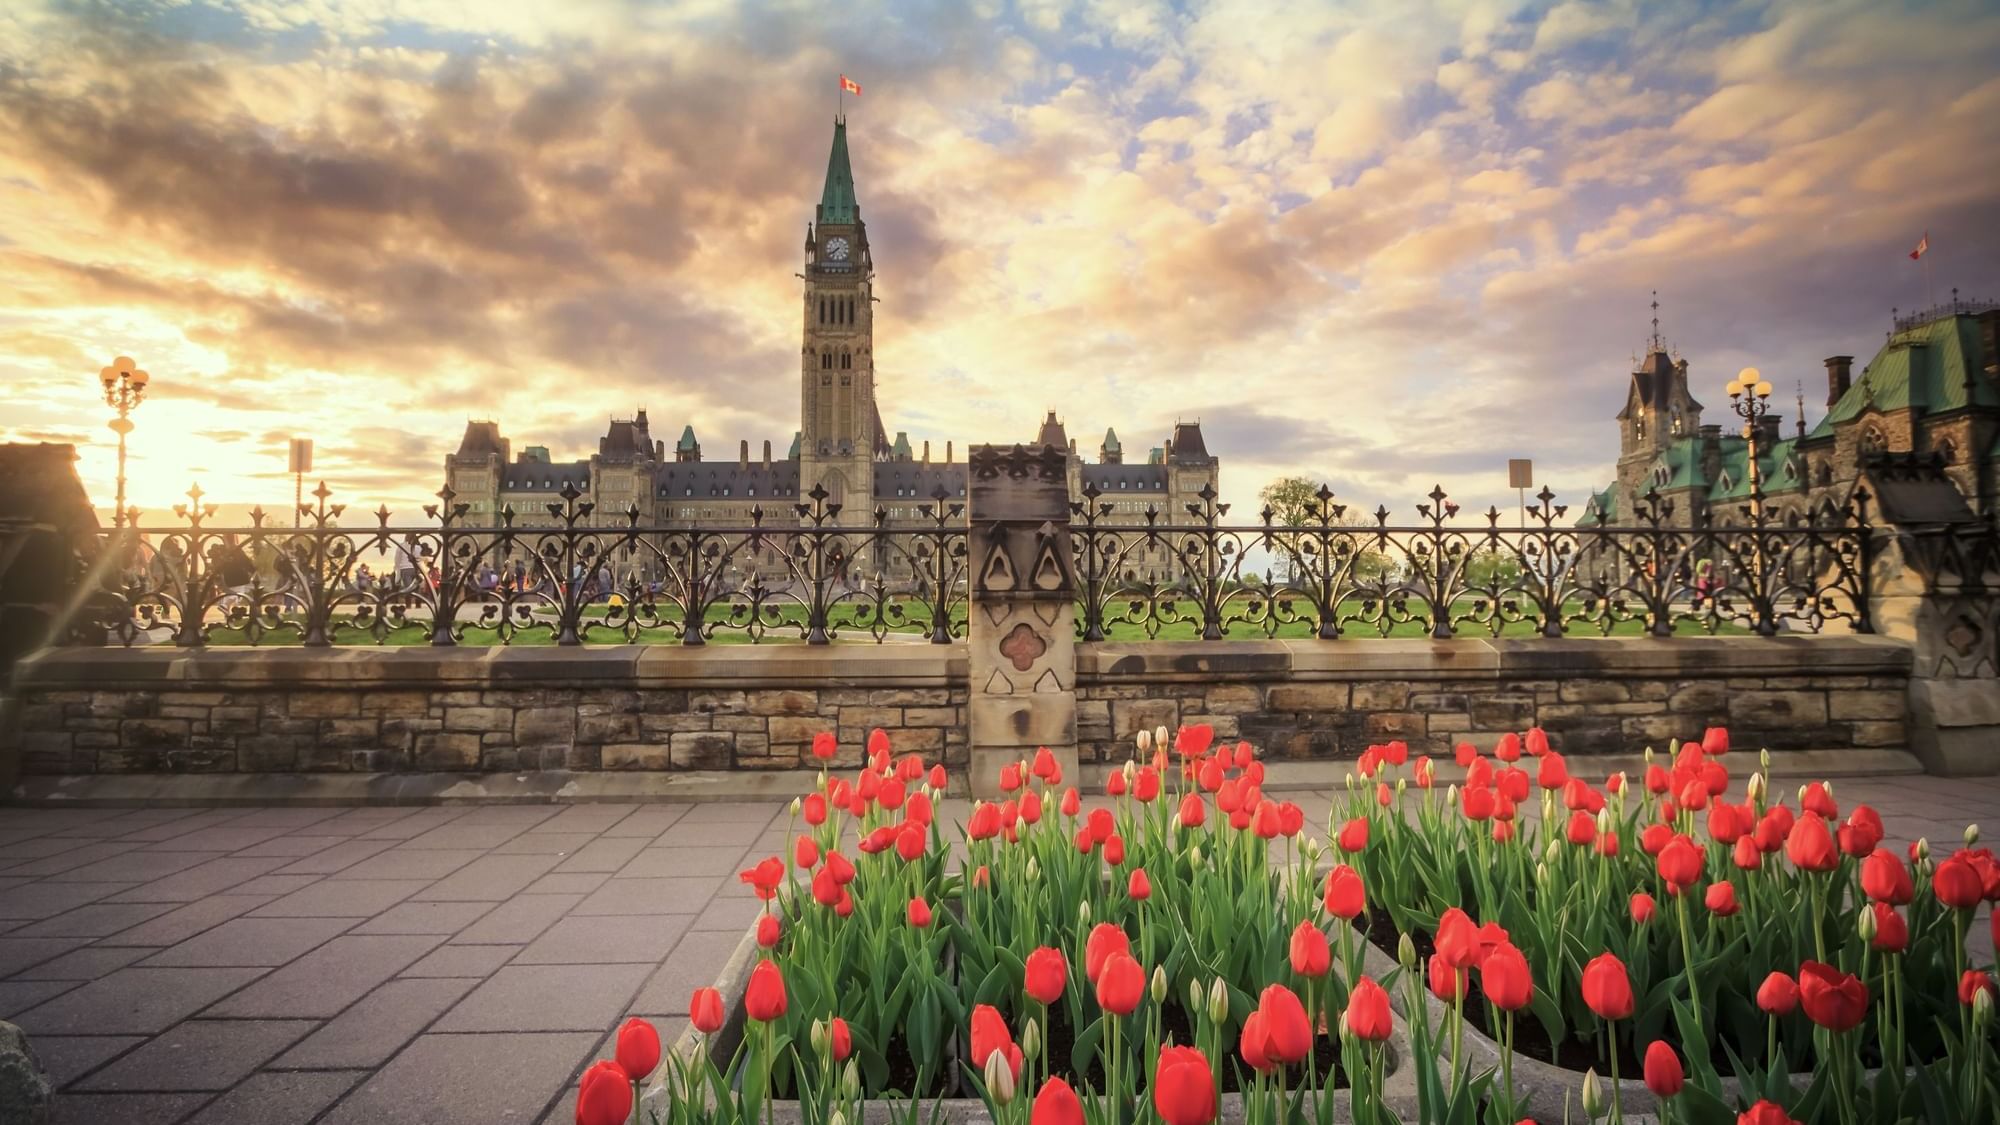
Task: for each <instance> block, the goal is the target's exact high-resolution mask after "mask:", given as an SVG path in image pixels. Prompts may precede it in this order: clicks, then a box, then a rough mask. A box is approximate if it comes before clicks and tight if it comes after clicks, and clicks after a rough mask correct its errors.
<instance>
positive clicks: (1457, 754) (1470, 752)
mask: <svg viewBox="0 0 2000 1125" xmlns="http://www.w3.org/2000/svg"><path fill="white" fill-rule="evenodd" d="M1478 756H1479V747H1477V746H1474V745H1473V744H1472V743H1470V742H1461V743H1459V744H1458V745H1456V746H1454V747H1452V748H1451V760H1452V761H1454V762H1457V763H1458V768H1459V769H1464V768H1465V767H1467V766H1469V765H1471V764H1472V760H1473V759H1474V758H1477V757H1478Z"/></svg>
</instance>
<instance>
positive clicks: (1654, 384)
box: [1618, 296, 1701, 522]
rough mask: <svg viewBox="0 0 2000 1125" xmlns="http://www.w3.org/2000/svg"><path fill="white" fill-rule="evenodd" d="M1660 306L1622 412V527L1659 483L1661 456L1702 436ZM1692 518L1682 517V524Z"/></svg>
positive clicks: (1662, 484) (1695, 404) (1655, 304)
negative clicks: (1666, 334)
mask: <svg viewBox="0 0 2000 1125" xmlns="http://www.w3.org/2000/svg"><path fill="white" fill-rule="evenodd" d="M1659 314H1660V302H1659V299H1658V297H1657V296H1656V297H1655V298H1654V300H1653V336H1652V339H1651V340H1650V341H1649V342H1648V345H1647V352H1646V358H1645V359H1643V360H1641V361H1640V362H1639V363H1638V365H1637V366H1636V368H1635V369H1634V370H1633V372H1632V382H1631V384H1630V385H1629V387H1628V388H1627V389H1626V392H1625V409H1623V410H1621V411H1619V412H1618V522H1625V521H1628V520H1630V519H1631V518H1632V513H1633V511H1634V507H1633V506H1634V504H1635V503H1636V501H1637V500H1638V499H1639V498H1641V497H1643V496H1645V495H1646V493H1647V491H1648V490H1649V489H1651V488H1652V487H1654V486H1655V484H1656V483H1657V484H1658V485H1659V487H1660V488H1661V490H1662V491H1665V488H1666V483H1665V482H1655V481H1654V480H1652V479H1651V477H1652V474H1653V470H1654V467H1655V465H1656V464H1657V463H1658V462H1659V460H1660V455H1661V454H1662V453H1665V452H1666V451H1667V449H1668V447H1670V446H1672V445H1674V443H1675V442H1678V441H1680V440H1681V439H1682V438H1691V437H1695V436H1697V435H1699V434H1700V433H1701V403H1699V402H1696V401H1695V398H1694V395H1693V394H1692V393H1690V392H1689V390H1688V365H1687V360H1684V359H1678V358H1675V357H1673V356H1670V355H1668V354H1667V346H1666V341H1665V340H1664V339H1663V338H1662V337H1661V336H1660V315H1659ZM1691 514H1692V513H1685V512H1677V513H1675V519H1676V520H1677V521H1679V520H1682V519H1685V518H1686V517H1688V516H1690V515H1691Z"/></svg>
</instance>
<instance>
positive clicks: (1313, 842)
mask: <svg viewBox="0 0 2000 1125" xmlns="http://www.w3.org/2000/svg"><path fill="white" fill-rule="evenodd" d="M1300 850H1301V851H1303V852H1304V853H1305V856H1306V866H1307V867H1313V866H1316V865H1317V864H1318V863H1319V856H1320V852H1321V851H1322V850H1324V849H1322V847H1321V846H1320V842H1319V841H1318V840H1317V839H1314V838H1312V837H1310V836H1309V837H1307V838H1306V846H1305V847H1304V848H1301V849H1300Z"/></svg>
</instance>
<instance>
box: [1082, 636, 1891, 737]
mask: <svg viewBox="0 0 2000 1125" xmlns="http://www.w3.org/2000/svg"><path fill="white" fill-rule="evenodd" d="M1077 665H1078V672H1077V680H1078V689H1077V698H1078V702H1077V743H1078V746H1079V748H1080V749H1081V753H1082V757H1083V758H1084V760H1086V761H1108V760H1120V761H1122V760H1123V759H1124V758H1126V757H1129V756H1130V753H1131V751H1130V747H1131V745H1132V736H1133V734H1134V733H1135V732H1137V731H1138V730H1139V729H1140V728H1142V727H1155V726H1159V725H1162V724H1164V725H1166V726H1167V727H1169V728H1172V727H1175V726H1177V725H1179V724H1182V723H1195V722H1206V723H1211V724H1213V725H1214V726H1215V729H1216V732H1217V734H1218V735H1220V736H1221V737H1224V738H1245V739H1248V740H1250V741H1251V742H1252V743H1254V744H1256V745H1257V746H1258V747H1260V748H1261V749H1262V750H1263V752H1264V753H1265V755H1266V756H1267V757H1270V758H1272V759H1276V760H1284V759H1323V758H1353V757H1355V756H1357V755H1358V754H1360V752H1361V751H1362V749H1363V748H1365V747H1366V746H1368V745H1369V744H1370V743H1375V742H1386V741H1389V740H1391V739H1398V738H1400V739H1403V740H1404V741H1406V742H1408V743H1409V744H1410V745H1411V747H1412V748H1415V749H1417V750H1418V751H1419V752H1422V753H1430V754H1433V755H1442V754H1449V753H1450V751H1451V748H1452V746H1453V745H1454V744H1456V743H1458V742H1460V741H1471V742H1473V743H1475V744H1477V745H1479V746H1480V747H1481V748H1489V747H1491V746H1492V744H1493V742H1494V741H1495V740H1496V739H1497V738H1498V737H1499V736H1500V735H1501V734H1502V733H1504V732H1506V731H1520V730H1525V729H1527V728H1528V727H1531V726H1541V727H1543V728H1544V729H1546V730H1547V731H1548V732H1549V733H1550V736H1551V739H1552V741H1553V742H1554V743H1555V745H1556V746H1557V748H1558V749H1560V750H1562V751H1563V752H1565V753H1571V754H1599V753H1620V752H1632V751H1635V750H1638V749H1640V748H1642V747H1644V746H1646V745H1649V744H1650V745H1657V746H1662V747H1663V746H1664V744H1665V743H1666V741H1667V740H1668V739H1669V738H1673V737H1683V738H1685V737H1688V736H1690V735H1699V734H1700V733H1701V730H1702V728H1704V727H1706V726H1711V725H1716V726H1721V725H1726V726H1728V727H1729V728H1730V731H1731V733H1732V735H1733V736H1734V738H1735V741H1736V743H1737V744H1738V745H1741V746H1756V747H1768V748H1770V749H1773V750H1821V749H1847V748H1858V749H1869V748H1893V749H1900V748H1902V747H1903V746H1904V745H1905V735H1906V732H1905V729H1904V722H1905V713H1906V711H1907V709H1908V703H1907V698H1908V696H1907V691H1908V682H1909V675H1910V651H1909V648H1908V646H1906V645H1904V644H1902V643H1901V642H1898V641H1891V640H1885V639H1881V638H1876V637H1862V636H1850V637H1796V638H1792V637H1782V638H1771V639H1758V638H1738V637H1717V638H1686V637H1683V638H1674V639H1671V640H1650V639H1637V638H1634V639H1623V638H1599V639H1564V640H1553V639H1541V638H1536V639H1525V640H1519V641H1512V640H1452V641H1442V642H1435V641H1424V640H1411V641H1404V640H1375V641H1367V640H1364V641H1336V642H1331V643H1328V642H1320V641H1224V642H1219V643H1208V644H1190V643H1173V644H1104V645H1087V646H1081V647H1079V648H1078V650H1077Z"/></svg>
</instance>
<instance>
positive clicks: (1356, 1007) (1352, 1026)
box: [1347, 977, 1391, 1043]
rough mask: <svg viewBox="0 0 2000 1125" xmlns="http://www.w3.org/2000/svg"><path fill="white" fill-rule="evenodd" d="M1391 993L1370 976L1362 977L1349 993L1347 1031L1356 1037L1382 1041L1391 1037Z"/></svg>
mask: <svg viewBox="0 0 2000 1125" xmlns="http://www.w3.org/2000/svg"><path fill="white" fill-rule="evenodd" d="M1390 1030H1391V1024H1390V1019H1389V994H1388V993H1387V992H1384V991H1382V986H1381V985H1379V984H1376V983H1375V982H1374V980H1372V979H1370V978H1368V977H1362V978H1361V979H1360V980H1358V981H1356V982H1355V984H1354V989H1353V991H1351V992H1349V993H1348V994H1347V1031H1348V1033H1349V1034H1351V1035H1353V1036H1354V1037H1355V1038H1356V1039H1365V1040H1368V1041H1369V1042H1373V1043H1380V1042H1381V1041H1382V1040H1384V1039H1387V1038H1389V1032H1390Z"/></svg>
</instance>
